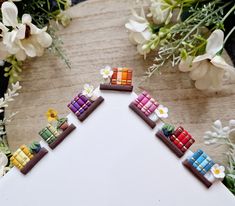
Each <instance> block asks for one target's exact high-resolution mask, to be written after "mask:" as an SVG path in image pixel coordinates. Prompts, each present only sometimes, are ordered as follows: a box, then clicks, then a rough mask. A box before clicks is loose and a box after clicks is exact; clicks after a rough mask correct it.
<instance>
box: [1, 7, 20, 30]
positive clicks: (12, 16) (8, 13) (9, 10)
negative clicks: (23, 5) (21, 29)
mask: <svg viewBox="0 0 235 206" xmlns="http://www.w3.org/2000/svg"><path fill="white" fill-rule="evenodd" d="M1 10H2V21H3V24H4V25H5V26H12V27H16V26H17V24H18V21H17V16H18V9H17V7H16V5H15V4H14V3H13V2H4V3H3V4H2V7H1Z"/></svg>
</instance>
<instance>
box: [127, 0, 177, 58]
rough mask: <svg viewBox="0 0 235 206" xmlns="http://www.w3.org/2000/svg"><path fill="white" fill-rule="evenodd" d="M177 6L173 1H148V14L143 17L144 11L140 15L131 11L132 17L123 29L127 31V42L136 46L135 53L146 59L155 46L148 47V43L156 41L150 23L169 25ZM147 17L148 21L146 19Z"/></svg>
mask: <svg viewBox="0 0 235 206" xmlns="http://www.w3.org/2000/svg"><path fill="white" fill-rule="evenodd" d="M177 6H178V4H177V2H175V1H174V0H150V1H149V13H148V14H147V16H146V15H145V12H144V9H143V8H142V9H141V13H140V15H138V14H137V13H136V11H134V10H132V17H131V18H130V19H129V22H128V23H126V25H125V27H126V28H127V29H128V30H129V40H130V42H131V43H133V44H134V45H137V51H138V52H139V53H140V54H141V55H144V57H146V54H148V53H149V52H150V51H151V49H155V45H154V44H153V46H152V47H150V46H149V44H148V43H149V42H150V41H151V40H153V39H156V34H154V33H153V31H152V28H151V22H153V23H154V24H156V25H162V24H169V23H170V21H171V19H172V16H173V10H174V9H175V8H177ZM147 17H149V19H148V18H147Z"/></svg>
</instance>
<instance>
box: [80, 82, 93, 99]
mask: <svg viewBox="0 0 235 206" xmlns="http://www.w3.org/2000/svg"><path fill="white" fill-rule="evenodd" d="M93 93H94V87H93V86H92V85H89V84H85V85H84V87H83V91H82V94H83V95H85V96H86V97H88V98H91V97H92V96H93Z"/></svg>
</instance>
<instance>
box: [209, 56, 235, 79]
mask: <svg viewBox="0 0 235 206" xmlns="http://www.w3.org/2000/svg"><path fill="white" fill-rule="evenodd" d="M211 63H212V64H213V65H215V66H216V67H219V68H221V69H224V70H225V71H226V72H228V73H229V76H230V78H231V79H234V78H235V68H234V67H233V66H230V65H229V64H227V63H226V62H225V60H224V59H223V58H222V57H221V56H219V55H216V56H215V57H214V58H213V59H212V60H211Z"/></svg>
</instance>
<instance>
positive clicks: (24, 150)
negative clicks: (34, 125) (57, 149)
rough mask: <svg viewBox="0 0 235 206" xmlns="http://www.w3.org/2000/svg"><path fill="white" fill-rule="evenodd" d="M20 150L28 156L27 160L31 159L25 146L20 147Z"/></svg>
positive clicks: (31, 156)
mask: <svg viewBox="0 0 235 206" xmlns="http://www.w3.org/2000/svg"><path fill="white" fill-rule="evenodd" d="M20 149H21V150H22V151H23V152H24V153H25V154H26V155H27V156H28V158H29V159H32V158H33V155H32V154H31V152H30V151H29V149H28V147H27V146H26V145H22V146H20Z"/></svg>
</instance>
